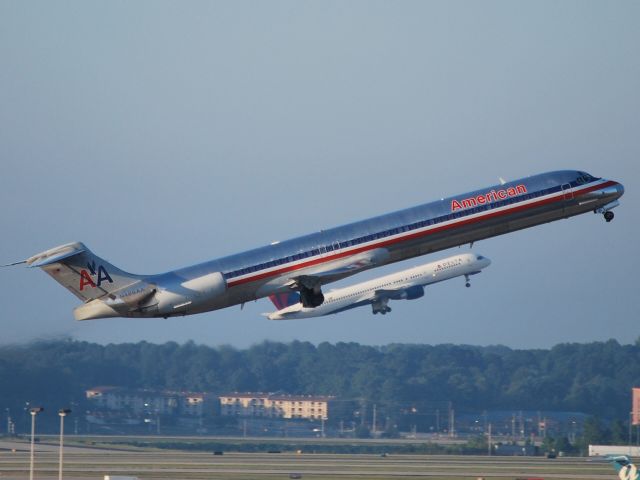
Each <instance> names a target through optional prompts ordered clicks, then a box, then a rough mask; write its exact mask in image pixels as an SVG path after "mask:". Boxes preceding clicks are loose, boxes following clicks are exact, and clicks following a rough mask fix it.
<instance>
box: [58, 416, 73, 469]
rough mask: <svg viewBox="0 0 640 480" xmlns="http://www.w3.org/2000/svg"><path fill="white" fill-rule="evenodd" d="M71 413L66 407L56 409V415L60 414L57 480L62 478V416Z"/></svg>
mask: <svg viewBox="0 0 640 480" xmlns="http://www.w3.org/2000/svg"><path fill="white" fill-rule="evenodd" d="M70 413H71V410H70V409H68V408H61V409H60V410H58V415H60V466H59V469H58V480H62V455H63V451H64V417H66V416H67V415H68V414H70Z"/></svg>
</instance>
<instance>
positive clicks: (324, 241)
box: [175, 170, 599, 281]
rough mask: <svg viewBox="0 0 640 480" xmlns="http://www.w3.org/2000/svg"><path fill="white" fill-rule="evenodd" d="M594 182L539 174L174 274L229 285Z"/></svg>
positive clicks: (573, 174) (579, 175) (578, 175)
mask: <svg viewBox="0 0 640 480" xmlns="http://www.w3.org/2000/svg"><path fill="white" fill-rule="evenodd" d="M597 180H599V179H597V178H594V177H591V176H590V175H588V174H585V173H583V172H578V171H572V170H565V171H557V172H550V173H543V174H540V175H535V176H531V177H527V178H523V179H520V180H516V181H514V182H509V183H506V184H504V185H494V186H492V187H488V188H483V189H480V190H476V191H473V192H469V193H465V194H461V195H456V196H454V197H449V198H446V199H443V200H439V201H436V202H431V203H427V204H423V205H419V206H416V207H412V208H408V209H405V210H400V211H396V212H392V213H388V214H385V215H381V216H378V217H374V218H370V219H367V220H362V221H359V222H354V223H351V224H347V225H342V226H339V227H335V228H332V229H328V230H325V231H321V232H316V233H313V234H310V235H305V236H302V237H298V238H294V239H291V240H286V241H282V242H280V243H278V244H275V245H268V246H265V247H260V248H257V249H254V250H249V251H246V252H243V253H240V254H236V255H231V256H228V257H223V258H220V259H217V260H212V261H210V262H206V263H202V264H199V265H194V266H191V267H186V268H184V269H181V270H178V271H176V272H175V273H176V274H178V275H180V276H184V277H185V278H191V277H196V276H199V275H202V274H204V273H207V272H212V271H220V272H222V273H223V275H224V277H225V279H226V280H227V281H230V280H233V279H235V278H238V277H241V276H245V275H251V274H255V273H256V272H260V271H263V270H267V269H269V268H274V267H284V266H286V265H288V264H291V263H293V262H299V261H301V260H305V259H312V258H313V257H317V256H319V255H324V254H326V253H331V252H335V251H338V250H342V249H345V248H350V247H354V246H358V245H361V244H365V243H367V242H371V241H374V240H378V239H384V238H387V237H391V236H394V235H398V234H401V233H404V232H411V231H416V230H419V229H422V228H425V227H428V226H431V225H436V224H439V223H443V222H446V221H450V220H453V219H458V218H462V217H466V216H469V215H473V214H477V213H481V212H484V211H488V210H492V209H495V208H499V207H503V206H506V205H512V204H515V203H519V202H523V201H526V200H530V199H533V198H537V197H542V196H545V195H550V194H553V193H557V192H560V191H561V190H562V188H563V186H565V188H574V187H578V186H584V185H587V184H589V183H593V182H595V181H597ZM517 185H524V186H525V187H526V189H527V193H525V194H521V195H518V196H512V197H509V198H506V199H504V200H499V201H493V202H490V203H486V204H484V205H477V206H475V207H472V208H467V209H461V210H458V211H456V212H452V211H451V202H452V200H460V199H464V198H471V197H476V196H479V195H484V194H486V193H488V192H490V191H491V190H505V189H508V188H510V187H512V188H515V187H516V186H517Z"/></svg>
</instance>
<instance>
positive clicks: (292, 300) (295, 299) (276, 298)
mask: <svg viewBox="0 0 640 480" xmlns="http://www.w3.org/2000/svg"><path fill="white" fill-rule="evenodd" d="M269 300H271V303H273V304H274V305H275V307H276V309H277V310H282V309H283V308H287V307H290V306H291V305H295V304H296V303H300V293H299V292H287V293H276V294H274V295H269Z"/></svg>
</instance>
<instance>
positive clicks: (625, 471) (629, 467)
mask: <svg viewBox="0 0 640 480" xmlns="http://www.w3.org/2000/svg"><path fill="white" fill-rule="evenodd" d="M607 460H609V461H610V462H611V463H613V466H614V468H615V469H616V472H618V477H619V478H620V479H621V480H638V479H640V472H638V469H637V467H636V466H635V465H634V464H633V463H631V460H629V457H627V456H626V455H609V456H607Z"/></svg>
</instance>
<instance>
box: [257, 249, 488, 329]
mask: <svg viewBox="0 0 640 480" xmlns="http://www.w3.org/2000/svg"><path fill="white" fill-rule="evenodd" d="M490 263H491V261H490V260H489V259H488V258H486V257H483V256H482V255H476V254H475V253H463V254H461V255H454V256H452V257H448V258H444V259H442V260H438V261H437V262H431V263H427V264H426V265H420V266H418V267H413V268H409V269H407V270H403V271H401V272H397V273H392V274H391V275H385V276H384V277H379V278H374V279H373V280H369V281H367V282H362V283H358V284H356V285H352V286H350V287H345V288H340V289H338V290H331V291H329V292H327V293H326V294H325V296H324V302H323V303H322V305H320V306H319V307H315V308H307V307H304V306H303V305H302V303H300V301H299V298H300V295H299V294H298V293H295V292H294V293H289V294H286V293H284V294H280V295H272V296H271V297H269V298H271V301H272V302H273V304H274V305H275V306H276V308H278V311H277V312H273V313H267V314H265V316H266V317H268V318H269V320H294V319H296V320H297V319H300V318H311V317H322V316H324V315H332V314H334V313H340V312H344V311H345V310H350V309H352V308H356V307H362V306H364V305H371V311H372V313H373V314H374V315H375V314H376V313H380V314H382V315H385V314H387V313H389V312H390V311H391V307H389V305H388V304H389V300H415V299H416V298H420V297H422V296H424V287H425V286H427V285H431V284H433V283H438V282H443V281H444V280H449V279H451V278H455V277H461V276H464V277H465V280H466V286H467V287H469V286H470V283H469V276H470V275H475V274H477V273H480V271H481V270H482V269H483V268H485V267H488V266H489V264H490Z"/></svg>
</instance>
